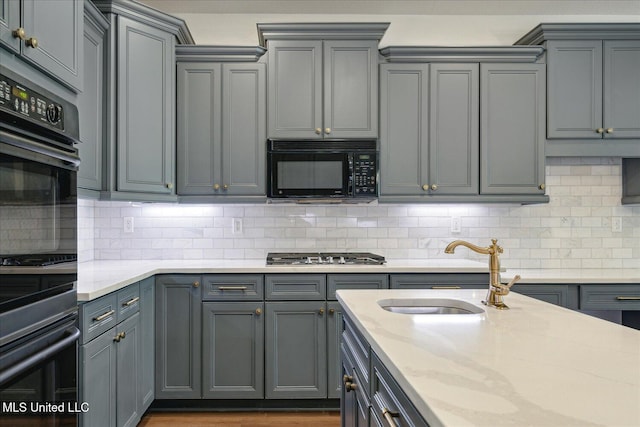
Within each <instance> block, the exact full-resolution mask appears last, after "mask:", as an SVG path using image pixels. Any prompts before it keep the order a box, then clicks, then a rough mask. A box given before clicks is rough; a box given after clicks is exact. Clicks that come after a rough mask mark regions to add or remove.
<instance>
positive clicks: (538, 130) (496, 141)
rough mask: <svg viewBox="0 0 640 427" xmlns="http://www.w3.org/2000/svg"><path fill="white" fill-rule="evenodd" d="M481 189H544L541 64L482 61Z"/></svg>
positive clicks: (495, 191)
mask: <svg viewBox="0 0 640 427" xmlns="http://www.w3.org/2000/svg"><path fill="white" fill-rule="evenodd" d="M480 73H481V87H480V93H481V97H480V98H481V101H480V102H481V105H480V193H481V194H544V177H545V175H544V167H545V157H544V144H545V137H544V123H545V96H544V88H545V65H544V64H481V66H480Z"/></svg>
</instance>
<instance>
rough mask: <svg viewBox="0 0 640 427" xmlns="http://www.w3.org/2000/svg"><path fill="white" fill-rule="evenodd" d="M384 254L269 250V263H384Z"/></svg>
mask: <svg viewBox="0 0 640 427" xmlns="http://www.w3.org/2000/svg"><path fill="white" fill-rule="evenodd" d="M385 262H386V261H385V259H384V257H383V256H382V255H377V254H373V253H370V252H269V253H268V254H267V265H325V264H327V265H382V264H384V263H385Z"/></svg>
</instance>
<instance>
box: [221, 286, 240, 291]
mask: <svg viewBox="0 0 640 427" xmlns="http://www.w3.org/2000/svg"><path fill="white" fill-rule="evenodd" d="M218 290H221V291H246V290H247V287H246V286H218Z"/></svg>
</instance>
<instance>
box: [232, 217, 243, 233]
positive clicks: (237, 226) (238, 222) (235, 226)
mask: <svg viewBox="0 0 640 427" xmlns="http://www.w3.org/2000/svg"><path fill="white" fill-rule="evenodd" d="M231 232H232V233H233V234H242V218H233V219H232V220H231Z"/></svg>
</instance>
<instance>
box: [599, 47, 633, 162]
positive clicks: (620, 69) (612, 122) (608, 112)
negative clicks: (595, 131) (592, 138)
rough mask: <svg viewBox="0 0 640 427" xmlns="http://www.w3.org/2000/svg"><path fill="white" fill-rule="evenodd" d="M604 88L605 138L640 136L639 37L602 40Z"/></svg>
mask: <svg viewBox="0 0 640 427" xmlns="http://www.w3.org/2000/svg"><path fill="white" fill-rule="evenodd" d="M603 91H604V107H603V109H604V120H603V127H604V128H605V133H604V136H605V138H640V40H610V41H609V40H606V41H605V42H604V88H603ZM609 129H611V130H612V132H610V131H609ZM639 149H640V148H639Z"/></svg>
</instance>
